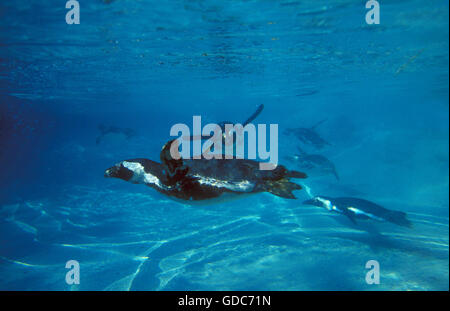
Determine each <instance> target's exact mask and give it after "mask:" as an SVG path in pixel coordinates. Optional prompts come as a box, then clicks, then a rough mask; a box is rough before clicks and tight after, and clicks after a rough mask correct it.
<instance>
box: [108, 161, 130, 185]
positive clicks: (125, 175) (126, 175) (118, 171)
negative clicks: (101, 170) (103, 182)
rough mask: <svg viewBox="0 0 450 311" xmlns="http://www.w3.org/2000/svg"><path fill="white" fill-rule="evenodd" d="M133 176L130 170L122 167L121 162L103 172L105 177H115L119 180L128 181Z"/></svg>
mask: <svg viewBox="0 0 450 311" xmlns="http://www.w3.org/2000/svg"><path fill="white" fill-rule="evenodd" d="M133 175H134V172H133V171H132V170H130V169H129V168H127V167H125V166H124V165H123V161H122V162H120V163H117V164H116V165H114V166H112V167H110V168H108V169H107V170H106V171H105V175H104V176H105V177H115V178H120V179H123V180H126V181H128V180H130V179H131V178H132V177H133Z"/></svg>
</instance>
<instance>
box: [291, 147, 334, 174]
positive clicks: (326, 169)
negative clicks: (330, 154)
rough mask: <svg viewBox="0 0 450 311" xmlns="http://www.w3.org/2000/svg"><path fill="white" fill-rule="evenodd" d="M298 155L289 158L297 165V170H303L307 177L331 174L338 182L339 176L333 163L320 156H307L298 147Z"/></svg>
mask: <svg viewBox="0 0 450 311" xmlns="http://www.w3.org/2000/svg"><path fill="white" fill-rule="evenodd" d="M298 151H299V154H295V155H293V156H290V158H291V159H293V160H295V161H296V163H298V165H299V168H300V169H301V170H304V171H305V172H306V173H308V175H311V174H317V175H320V174H332V175H334V177H336V179H337V180H339V175H338V173H337V171H336V167H335V166H334V164H333V162H331V161H330V160H329V159H328V158H326V157H324V156H323V155H320V154H308V153H306V152H305V151H303V149H301V148H300V147H298Z"/></svg>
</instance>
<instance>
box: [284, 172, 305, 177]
mask: <svg viewBox="0 0 450 311" xmlns="http://www.w3.org/2000/svg"><path fill="white" fill-rule="evenodd" d="M286 177H289V178H306V177H308V175H306V173H303V172H299V171H287V172H286Z"/></svg>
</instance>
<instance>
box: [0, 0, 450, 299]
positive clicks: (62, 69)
mask: <svg viewBox="0 0 450 311" xmlns="http://www.w3.org/2000/svg"><path fill="white" fill-rule="evenodd" d="M380 2H381V4H380V9H381V21H380V24H379V25H367V24H366V22H365V14H366V12H367V9H365V1H354V0H314V1H313V0H310V1H295V0H280V1H272V0H270V1H269V0H247V1H244V0H240V1H237V0H236V1H219V0H216V1H213V0H205V1H200V0H195V1H194V0H189V1H188V0H174V1H153V0H148V1H132V0H117V1H101V0H95V1H94V0H90V1H88V0H81V1H80V5H81V19H80V24H79V25H67V24H66V22H65V14H66V12H67V11H68V10H67V9H65V6H64V1H59V2H58V1H56V2H55V1H42V0H39V1H38V0H28V1H18V0H16V1H14V0H10V1H2V2H1V4H0V122H1V123H0V165H1V166H0V289H1V290H448V288H449V274H448V273H449V248H448V242H449V190H448V187H449V173H448V172H449V119H448V118H449V106H448V101H449V89H448V83H449V54H448V51H449V44H448V35H449V34H448V31H449V30H448V29H449V23H448V22H449V5H448V1H446V0H442V1H441V0H435V1H421V0H420V1H419V0H412V1H401V0H398V1H380ZM259 104H264V106H265V108H264V110H263V112H262V113H261V115H260V116H259V117H258V119H257V120H256V121H255V122H257V123H265V124H269V123H276V124H279V129H280V135H279V152H280V163H282V164H284V165H286V166H287V167H289V168H292V169H296V163H295V162H293V161H292V160H291V159H289V157H288V156H289V155H291V154H292V153H293V152H295V150H296V149H297V147H298V146H299V145H300V142H299V141H298V140H296V139H295V138H294V137H292V136H286V135H284V134H282V132H283V130H285V129H287V128H297V127H310V126H312V125H314V124H315V123H317V122H319V121H321V120H323V119H327V120H326V121H325V122H324V123H323V124H321V125H320V126H319V127H318V128H317V132H318V133H319V134H320V135H321V136H322V137H323V138H324V139H326V140H327V141H329V142H330V143H331V145H329V146H327V147H326V148H324V149H323V150H321V151H320V154H322V155H325V156H326V157H327V158H329V159H330V160H331V161H333V163H334V164H335V166H336V169H337V171H338V172H339V175H340V180H339V181H337V180H336V179H335V178H334V177H333V176H330V175H318V176H313V175H311V176H310V177H309V178H308V179H306V180H304V182H303V181H302V183H303V184H304V186H305V189H306V190H305V189H304V190H300V191H296V192H295V194H296V196H297V198H298V199H297V200H287V199H283V198H280V197H276V196H274V195H271V194H269V193H262V194H257V195H254V196H251V197H247V198H243V199H241V200H238V201H233V202H228V203H222V204H218V205H210V206H201V207H192V206H189V205H184V204H181V203H176V202H174V201H172V200H170V199H169V198H167V197H165V196H163V195H162V194H159V193H157V192H156V191H155V190H153V189H150V188H148V187H145V186H143V185H134V184H130V183H126V182H124V181H122V180H118V179H106V178H104V177H103V172H104V170H105V169H106V168H108V167H110V166H112V165H114V164H115V163H117V162H119V161H122V160H125V159H130V158H136V157H144V158H149V159H152V160H155V161H159V152H160V150H161V146H162V145H163V144H164V143H165V142H166V141H167V140H168V139H169V138H170V137H169V130H170V127H171V126H172V125H174V124H175V123H180V122H183V123H187V124H188V125H190V124H191V123H192V116H193V115H201V116H202V118H203V120H204V121H205V123H206V122H219V121H223V120H236V121H241V120H245V118H246V117H248V116H249V115H250V114H251V113H252V112H253V111H254V110H255V109H256V107H257V106H258V105H259ZM100 124H106V125H109V126H117V127H121V128H131V129H133V130H134V131H135V132H136V136H135V137H132V138H130V139H124V138H123V137H120V136H119V135H116V136H114V135H111V137H108V139H105V140H104V141H102V143H101V144H96V138H97V137H98V135H99V134H100V132H99V130H98V126H99V125H100ZM307 190H308V191H309V193H308V191H307ZM316 194H322V195H327V196H332V197H343V196H351V197H360V198H364V199H367V200H370V201H373V202H376V203H378V204H380V205H382V206H384V207H386V208H389V209H393V210H399V211H404V212H406V213H407V214H408V217H409V219H410V220H411V221H412V222H413V227H412V228H404V227H399V226H396V225H394V224H389V223H380V222H364V223H363V222H361V223H360V224H358V225H354V224H352V222H350V221H349V220H348V219H347V218H345V217H344V216H342V215H339V214H335V213H330V212H328V211H327V210H325V209H320V208H318V207H312V206H306V205H302V201H303V200H305V199H307V198H308V197H309V195H316ZM69 260H77V261H78V262H79V264H80V284H73V285H68V284H66V282H65V276H66V273H67V272H68V269H66V268H65V264H66V262H67V261H69ZM369 260H377V261H378V262H379V264H380V273H381V278H380V284H378V285H376V284H374V285H369V284H367V283H366V281H365V276H366V272H367V271H368V269H366V268H365V264H366V262H367V261H369Z"/></svg>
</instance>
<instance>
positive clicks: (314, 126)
mask: <svg viewBox="0 0 450 311" xmlns="http://www.w3.org/2000/svg"><path fill="white" fill-rule="evenodd" d="M327 120H328V118H325V119H323V120H320V121H319V122H317V123H316V124H314V125H313V126H311V127H310V129H311V130H315V129H316V128H317V127H318V126H319V125H321V124H322V123H324V122H325V121H327Z"/></svg>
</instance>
